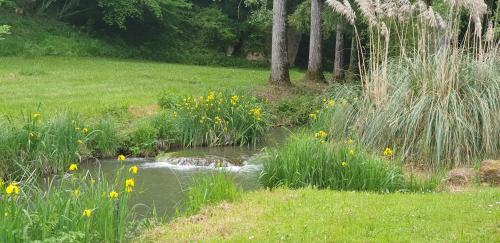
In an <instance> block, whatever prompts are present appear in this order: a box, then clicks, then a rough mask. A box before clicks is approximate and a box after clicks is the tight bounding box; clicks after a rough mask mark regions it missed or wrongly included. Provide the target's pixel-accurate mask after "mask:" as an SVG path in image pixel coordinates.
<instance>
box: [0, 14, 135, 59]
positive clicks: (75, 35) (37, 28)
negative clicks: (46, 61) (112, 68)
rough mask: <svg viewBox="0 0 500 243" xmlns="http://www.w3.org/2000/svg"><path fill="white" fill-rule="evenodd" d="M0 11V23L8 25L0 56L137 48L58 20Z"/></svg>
mask: <svg viewBox="0 0 500 243" xmlns="http://www.w3.org/2000/svg"><path fill="white" fill-rule="evenodd" d="M0 13H1V14H0V23H5V24H8V25H9V26H11V30H10V32H11V33H10V35H9V38H6V39H5V40H3V41H2V42H1V43H0V55H2V56H45V55H58V56H109V57H131V56H137V51H134V50H132V49H129V48H121V47H120V45H118V44H116V43H113V44H110V43H109V42H106V41H103V40H101V39H95V38H92V37H91V36H89V35H88V34H85V33H81V32H80V31H79V30H78V29H76V28H75V27H71V26H68V25H67V24H64V23H61V22H58V21H54V20H49V19H43V18H40V19H38V18H32V17H21V16H16V15H13V14H10V13H7V12H5V11H3V10H0Z"/></svg>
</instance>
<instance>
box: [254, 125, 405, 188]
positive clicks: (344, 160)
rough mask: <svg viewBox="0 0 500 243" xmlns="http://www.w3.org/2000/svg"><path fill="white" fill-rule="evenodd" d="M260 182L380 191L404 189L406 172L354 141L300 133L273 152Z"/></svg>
mask: <svg viewBox="0 0 500 243" xmlns="http://www.w3.org/2000/svg"><path fill="white" fill-rule="evenodd" d="M380 154H381V155H382V151H381V152H380ZM260 181H261V183H262V184H263V185H264V186H266V187H269V188H275V187H280V186H284V187H289V188H301V187H308V186H312V187H315V188H319V189H327V188H328V189H333V190H363V191H380V192H385V191H395V190H398V189H402V188H403V175H402V171H401V168H400V167H399V166H398V165H397V163H396V162H395V161H392V160H387V159H384V158H383V156H377V155H371V154H370V153H368V152H366V151H365V150H364V149H363V148H362V147H361V146H359V145H358V144H357V143H355V142H353V141H352V140H346V141H342V142H336V141H330V138H329V136H328V134H327V133H326V132H325V131H322V130H320V131H316V132H314V131H311V130H305V131H302V132H299V133H298V134H296V135H293V136H292V137H291V138H290V139H289V140H288V141H287V142H286V143H285V144H283V145H280V146H278V148H276V149H274V150H271V151H270V152H269V156H268V158H267V160H266V161H265V162H264V168H263V171H262V174H261V176H260Z"/></svg>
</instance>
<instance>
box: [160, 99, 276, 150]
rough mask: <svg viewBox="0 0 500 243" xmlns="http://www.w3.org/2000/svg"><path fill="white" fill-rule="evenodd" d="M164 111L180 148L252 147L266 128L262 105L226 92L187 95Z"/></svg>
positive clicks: (265, 117)
mask: <svg viewBox="0 0 500 243" xmlns="http://www.w3.org/2000/svg"><path fill="white" fill-rule="evenodd" d="M160 100H162V99H160ZM168 112H169V113H170V116H171V117H173V118H172V119H169V120H170V121H171V122H172V125H170V126H174V127H176V128H177V130H178V131H179V132H180V137H179V138H178V140H177V142H178V143H179V144H182V145H184V146H199V145H208V146H217V145H238V144H239V145H245V144H249V145H250V144H251V145H255V144H257V143H258V142H259V141H260V140H261V139H262V138H263V136H264V134H265V132H266V131H267V129H268V126H269V121H268V120H269V118H268V114H267V113H266V111H265V106H264V104H263V103H262V102H260V101H259V100H258V99H257V98H255V97H248V96H243V95H237V94H233V93H229V92H214V91H211V92H209V93H208V95H207V96H200V97H194V96H187V97H184V98H183V99H182V100H180V101H179V103H177V104H176V105H175V108H173V109H170V110H168ZM167 121H168V120H167Z"/></svg>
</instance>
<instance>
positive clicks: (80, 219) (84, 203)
mask: <svg viewBox="0 0 500 243" xmlns="http://www.w3.org/2000/svg"><path fill="white" fill-rule="evenodd" d="M124 183H125V181H124V178H123V174H122V173H121V172H119V173H118V175H117V176H116V179H115V182H114V183H111V182H108V181H106V180H105V179H104V177H103V176H102V175H99V176H97V178H96V177H94V178H93V177H92V176H91V175H90V174H88V173H87V174H80V173H73V174H67V175H66V176H63V177H57V178H54V179H52V180H50V181H47V182H46V183H44V184H42V185H39V184H37V182H36V181H33V180H30V179H27V180H25V181H22V182H20V183H17V184H16V183H15V182H9V183H7V184H5V185H2V186H0V189H1V191H0V195H1V196H0V213H1V214H2V217H1V218H0V241H2V242H26V241H40V240H42V241H50V242H66V241H72V242H123V241H124V240H125V239H126V233H127V228H128V227H129V226H130V223H131V222H132V220H133V210H132V209H130V208H129V206H128V199H129V197H130V196H129V193H127V192H125V190H124V189H125V188H124ZM13 185H16V186H15V187H17V188H18V190H19V194H16V193H15V191H14V192H12V194H8V192H9V190H7V187H9V186H10V187H12V186H13ZM11 189H12V188H11ZM111 191H116V192H117V193H118V196H117V198H110V192H111ZM85 210H89V211H87V212H88V214H86V215H85V214H84V212H85Z"/></svg>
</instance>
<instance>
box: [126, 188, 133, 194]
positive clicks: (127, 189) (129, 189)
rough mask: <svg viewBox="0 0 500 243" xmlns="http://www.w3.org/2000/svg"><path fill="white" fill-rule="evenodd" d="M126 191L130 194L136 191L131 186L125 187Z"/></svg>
mask: <svg viewBox="0 0 500 243" xmlns="http://www.w3.org/2000/svg"><path fill="white" fill-rule="evenodd" d="M125 191H126V192H128V193H131V192H133V191H134V188H133V187H130V186H127V187H125Z"/></svg>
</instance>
